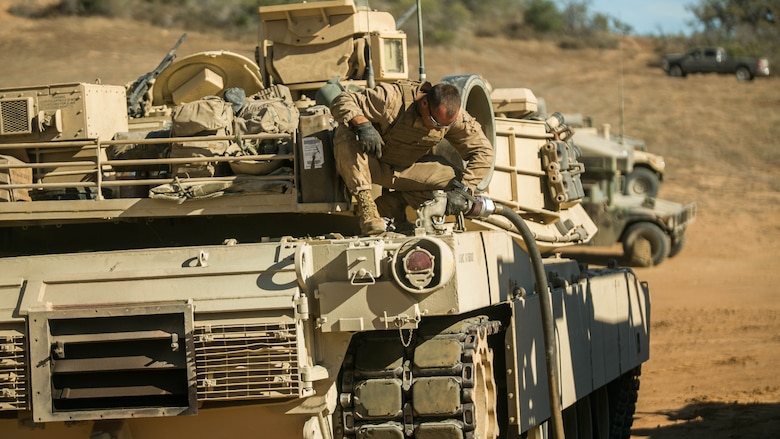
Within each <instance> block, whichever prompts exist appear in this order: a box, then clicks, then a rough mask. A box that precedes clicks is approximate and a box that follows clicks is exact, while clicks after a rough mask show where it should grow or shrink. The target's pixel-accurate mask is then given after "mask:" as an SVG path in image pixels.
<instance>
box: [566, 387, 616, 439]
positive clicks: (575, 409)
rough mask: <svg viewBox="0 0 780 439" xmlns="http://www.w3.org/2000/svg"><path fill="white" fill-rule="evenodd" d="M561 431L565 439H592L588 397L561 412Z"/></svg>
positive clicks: (592, 429) (592, 431)
mask: <svg viewBox="0 0 780 439" xmlns="http://www.w3.org/2000/svg"><path fill="white" fill-rule="evenodd" d="M563 431H564V434H565V435H566V439H594V438H597V436H594V432H595V427H594V425H593V413H592V409H591V404H590V396H586V397H585V398H582V399H581V400H579V401H577V402H576V403H575V404H574V405H572V406H570V407H569V408H567V409H566V410H564V411H563ZM605 439H607V438H605Z"/></svg>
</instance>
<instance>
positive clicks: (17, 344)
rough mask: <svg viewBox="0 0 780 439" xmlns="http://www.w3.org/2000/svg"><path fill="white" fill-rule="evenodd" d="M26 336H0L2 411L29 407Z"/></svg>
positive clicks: (0, 405) (0, 401)
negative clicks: (25, 349)
mask: <svg viewBox="0 0 780 439" xmlns="http://www.w3.org/2000/svg"><path fill="white" fill-rule="evenodd" d="M24 352H25V351H24V337H22V336H10V335H9V336H5V337H0V411H3V410H25V409H27V374H26V373H25V369H26V368H25V353H24Z"/></svg>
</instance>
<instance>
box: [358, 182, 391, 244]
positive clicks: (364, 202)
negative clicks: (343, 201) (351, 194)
mask: <svg viewBox="0 0 780 439" xmlns="http://www.w3.org/2000/svg"><path fill="white" fill-rule="evenodd" d="M355 198H356V199H357V207H358V216H359V217H360V232H361V233H362V234H363V235H369V236H371V235H378V234H380V233H383V232H385V230H386V229H387V225H386V224H385V220H383V219H382V218H380V217H379V211H378V210H377V208H376V204H375V203H374V197H373V196H372V195H371V191H368V190H362V191H358V192H357V193H356V194H355Z"/></svg>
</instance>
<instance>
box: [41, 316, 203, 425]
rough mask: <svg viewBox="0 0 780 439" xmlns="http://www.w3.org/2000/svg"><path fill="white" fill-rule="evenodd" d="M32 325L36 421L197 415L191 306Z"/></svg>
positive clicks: (52, 318) (54, 318)
mask: <svg viewBox="0 0 780 439" xmlns="http://www.w3.org/2000/svg"><path fill="white" fill-rule="evenodd" d="M92 316H94V317H92ZM28 321H29V323H28V326H29V328H30V335H29V339H30V359H29V363H30V364H34V365H35V367H33V368H31V369H30V374H31V376H30V383H31V391H30V395H31V397H32V398H31V399H32V402H31V403H32V408H33V417H34V419H35V421H36V422H48V421H62V420H66V421H70V420H73V421H76V420H87V419H99V418H109V417H110V418H129V417H139V416H141V417H143V416H171V415H182V414H189V413H195V412H197V407H196V404H197V400H196V398H195V362H194V361H193V358H192V335H191V334H192V309H191V306H190V305H188V304H174V305H169V304H160V305H149V306H146V307H137V308H132V307H126V308H119V307H117V308H108V307H107V308H95V309H93V310H89V309H85V310H54V311H41V312H37V311H36V312H30V316H29V320H28Z"/></svg>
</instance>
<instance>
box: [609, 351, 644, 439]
mask: <svg viewBox="0 0 780 439" xmlns="http://www.w3.org/2000/svg"><path fill="white" fill-rule="evenodd" d="M641 373H642V366H637V367H636V368H634V369H632V370H629V371H628V372H626V373H624V374H623V375H621V376H620V377H618V378H616V379H615V380H614V381H612V382H611V383H609V384H608V385H607V390H608V392H609V418H610V431H609V437H610V438H614V439H629V438H630V437H631V426H632V425H633V423H634V412H636V401H637V396H638V394H639V376H640V375H641Z"/></svg>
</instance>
